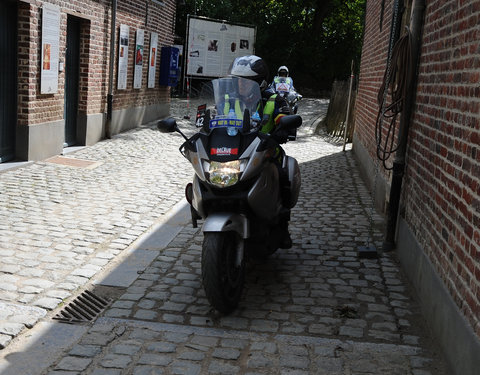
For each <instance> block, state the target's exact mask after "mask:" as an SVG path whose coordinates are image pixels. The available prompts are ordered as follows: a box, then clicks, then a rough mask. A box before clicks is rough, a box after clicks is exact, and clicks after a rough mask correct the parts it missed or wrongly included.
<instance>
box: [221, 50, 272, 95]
mask: <svg viewBox="0 0 480 375" xmlns="http://www.w3.org/2000/svg"><path fill="white" fill-rule="evenodd" d="M230 74H231V75H233V76H237V77H242V78H247V79H251V80H254V81H256V82H257V83H258V84H259V85H260V88H261V89H264V88H265V87H266V86H267V78H268V66H267V64H266V63H265V61H264V60H263V59H262V58H261V57H258V56H255V55H247V56H242V57H237V58H236V59H235V60H234V61H233V63H232V66H231V68H230Z"/></svg>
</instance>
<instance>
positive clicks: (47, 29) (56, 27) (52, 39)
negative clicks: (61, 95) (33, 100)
mask: <svg viewBox="0 0 480 375" xmlns="http://www.w3.org/2000/svg"><path fill="white" fill-rule="evenodd" d="M59 43H60V7H58V6H57V5H52V4H49V3H44V4H43V6H42V60H41V61H42V64H41V76H40V93H41V94H54V93H56V92H57V91H58V53H59V48H58V46H59Z"/></svg>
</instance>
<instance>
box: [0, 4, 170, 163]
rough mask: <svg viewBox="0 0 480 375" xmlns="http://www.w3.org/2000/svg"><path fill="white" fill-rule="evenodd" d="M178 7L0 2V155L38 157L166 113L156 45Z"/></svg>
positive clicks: (163, 41)
mask: <svg viewBox="0 0 480 375" xmlns="http://www.w3.org/2000/svg"><path fill="white" fill-rule="evenodd" d="M175 11H176V2H175V1H173V0H163V1H160V0H140V1H136V0H117V1H115V0H79V1H63V0H45V1H40V0H18V1H13V0H4V1H2V2H0V18H1V20H0V28H1V30H0V35H1V36H0V48H1V53H0V59H1V61H0V66H1V72H0V78H1V80H2V84H1V85H0V86H1V87H0V160H1V161H8V160H13V159H16V160H42V159H45V158H48V157H50V156H53V155H58V154H61V153H62V152H63V148H64V147H67V146H72V145H91V144H94V143H96V142H98V141H99V140H101V139H103V138H104V137H106V136H107V137H108V136H111V135H114V134H118V133H120V132H122V131H124V130H127V129H130V128H133V127H136V126H138V125H140V124H142V123H147V122H150V121H152V120H155V119H157V118H160V117H164V116H166V115H168V113H169V98H170V88H169V87H167V86H161V85H160V84H159V74H160V73H159V71H160V61H161V56H160V55H161V53H160V51H161V47H163V46H170V45H172V44H173V39H174V28H175ZM112 35H113V38H114V39H113V38H112ZM111 41H113V43H112V44H111ZM112 47H113V48H112ZM111 61H112V62H113V64H110V62H111ZM109 104H111V105H109Z"/></svg>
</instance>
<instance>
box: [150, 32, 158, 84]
mask: <svg viewBox="0 0 480 375" xmlns="http://www.w3.org/2000/svg"><path fill="white" fill-rule="evenodd" d="M157 55H158V34H157V33H151V34H150V55H149V59H148V61H149V64H148V85H147V87H148V88H149V89H152V88H154V87H155V72H156V70H157V69H156V68H157Z"/></svg>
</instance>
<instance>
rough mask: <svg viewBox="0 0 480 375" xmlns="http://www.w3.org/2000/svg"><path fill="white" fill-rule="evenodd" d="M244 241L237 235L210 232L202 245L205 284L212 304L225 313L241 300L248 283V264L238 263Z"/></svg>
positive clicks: (205, 234)
mask: <svg viewBox="0 0 480 375" xmlns="http://www.w3.org/2000/svg"><path fill="white" fill-rule="evenodd" d="M242 246H243V240H242V239H241V238H240V236H239V235H238V234H237V233H235V232H218V233H217V232H206V233H204V238H203V246H202V281H203V288H204V289H205V294H206V295H207V299H208V301H209V302H210V304H211V305H212V306H213V307H215V309H217V310H218V311H220V312H221V313H223V314H228V313H230V312H231V311H233V310H234V309H235V308H236V307H237V306H238V303H239V301H240V297H241V294H242V290H243V285H244V282H245V262H244V260H243V256H242V259H241V260H240V261H239V260H238V254H239V252H241V253H242V254H243V251H242V249H241V247H242Z"/></svg>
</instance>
